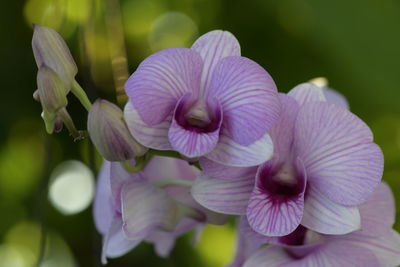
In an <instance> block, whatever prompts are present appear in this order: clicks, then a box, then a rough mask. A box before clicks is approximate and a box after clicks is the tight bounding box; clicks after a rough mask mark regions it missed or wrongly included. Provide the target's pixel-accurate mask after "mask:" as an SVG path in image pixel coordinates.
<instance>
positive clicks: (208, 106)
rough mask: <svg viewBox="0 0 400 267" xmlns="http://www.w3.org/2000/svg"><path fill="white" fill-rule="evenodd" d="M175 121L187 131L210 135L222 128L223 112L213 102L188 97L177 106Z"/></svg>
mask: <svg viewBox="0 0 400 267" xmlns="http://www.w3.org/2000/svg"><path fill="white" fill-rule="evenodd" d="M175 120H176V121H177V123H178V124H179V125H180V126H182V127H183V128H185V129H186V130H189V131H194V132H197V133H209V132H213V131H215V130H216V129H218V127H219V126H220V122H221V120H222V111H221V109H220V107H219V105H218V104H217V103H214V102H213V101H207V100H202V99H196V100H195V99H191V98H190V97H186V98H184V99H182V101H181V102H180V103H179V104H178V106H177V109H176V111H175Z"/></svg>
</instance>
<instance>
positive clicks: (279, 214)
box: [246, 160, 307, 236]
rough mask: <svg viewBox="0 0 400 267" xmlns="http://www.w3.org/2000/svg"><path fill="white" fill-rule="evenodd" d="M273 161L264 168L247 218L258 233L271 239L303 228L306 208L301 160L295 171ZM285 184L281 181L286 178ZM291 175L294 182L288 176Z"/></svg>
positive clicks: (248, 209) (253, 193)
mask: <svg viewBox="0 0 400 267" xmlns="http://www.w3.org/2000/svg"><path fill="white" fill-rule="evenodd" d="M285 166H286V165H283V166H282V163H279V162H275V161H274V160H270V161H268V162H266V163H265V164H263V165H261V166H260V167H259V169H258V172H257V176H256V183H255V187H254V190H253V192H252V194H251V197H250V201H249V205H248V207H247V212H246V215H247V219H248V222H249V224H250V226H251V227H252V228H253V229H254V230H255V231H256V232H258V233H260V234H262V235H267V236H284V235H287V234H290V233H291V232H293V231H294V230H295V229H296V228H297V226H299V224H300V221H301V218H302V215H303V209H304V192H305V188H306V181H307V177H306V173H305V171H304V167H303V166H302V163H301V162H300V161H298V162H297V163H296V166H295V167H294V170H293V169H290V170H289V169H287V170H285V169H284V168H285ZM279 173H283V174H282V175H283V176H284V178H285V181H282V180H281V181H279V180H278V179H281V177H282V176H279ZM287 173H289V175H290V176H291V177H290V179H288V178H287V177H288V176H289V175H288V174H287ZM289 180H290V181H289Z"/></svg>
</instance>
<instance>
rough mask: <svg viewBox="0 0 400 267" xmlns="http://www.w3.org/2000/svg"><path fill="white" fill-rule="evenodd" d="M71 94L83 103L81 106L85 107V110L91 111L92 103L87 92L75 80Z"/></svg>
mask: <svg viewBox="0 0 400 267" xmlns="http://www.w3.org/2000/svg"><path fill="white" fill-rule="evenodd" d="M71 92H72V93H73V94H74V95H75V96H76V97H77V98H78V99H79V102H81V104H82V105H83V106H84V107H85V109H86V110H87V111H89V109H90V107H91V106H92V103H91V102H90V100H89V98H88V97H87V95H86V93H85V90H83V88H82V87H81V86H80V85H79V83H78V82H77V81H75V80H74V82H73V83H72V88H71Z"/></svg>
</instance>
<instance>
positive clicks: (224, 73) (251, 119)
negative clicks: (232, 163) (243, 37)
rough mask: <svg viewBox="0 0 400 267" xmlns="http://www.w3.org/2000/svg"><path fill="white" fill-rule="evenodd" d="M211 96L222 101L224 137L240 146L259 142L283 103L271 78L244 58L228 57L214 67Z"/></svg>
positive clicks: (255, 64) (274, 120)
mask: <svg viewBox="0 0 400 267" xmlns="http://www.w3.org/2000/svg"><path fill="white" fill-rule="evenodd" d="M207 92H208V94H209V95H210V96H214V97H216V98H217V99H219V101H220V103H221V106H222V109H223V113H224V122H223V127H224V131H223V134H224V135H227V136H228V137H230V138H232V139H233V140H234V141H235V142H237V143H238V144H240V145H243V146H248V145H250V144H252V143H254V142H255V141H257V140H258V139H260V138H261V137H262V136H263V135H264V134H265V133H266V132H267V131H268V130H269V129H270V128H271V127H272V125H273V124H274V123H275V122H276V121H277V120H278V118H279V113H280V102H279V99H278V94H277V90H276V86H275V83H274V81H273V80H272V78H271V76H270V75H269V74H268V73H267V72H266V71H265V70H264V69H263V68H262V67H261V66H260V65H258V64H257V63H255V62H254V61H252V60H250V59H248V58H245V57H226V58H224V59H222V60H221V61H220V62H219V63H218V65H217V66H216V67H215V70H214V73H213V76H212V80H211V83H210V86H209V87H208V88H207Z"/></svg>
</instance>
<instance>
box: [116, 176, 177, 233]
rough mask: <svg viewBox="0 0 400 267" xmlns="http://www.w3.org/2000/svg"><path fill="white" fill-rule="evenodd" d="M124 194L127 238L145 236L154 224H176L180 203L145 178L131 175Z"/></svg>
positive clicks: (168, 226) (122, 195)
mask: <svg viewBox="0 0 400 267" xmlns="http://www.w3.org/2000/svg"><path fill="white" fill-rule="evenodd" d="M121 198H122V218H123V221H124V224H123V229H124V232H125V234H126V235H127V236H128V238H131V239H143V238H145V237H146V236H147V235H148V234H149V233H150V232H151V231H152V230H153V229H154V228H160V229H167V230H173V229H174V228H175V226H176V223H177V220H178V218H177V214H178V206H177V204H176V203H175V202H174V201H173V200H172V199H171V198H170V197H168V196H167V194H166V193H165V192H164V191H163V190H162V189H160V188H158V187H156V186H153V185H151V184H149V183H148V182H147V181H146V180H145V179H143V178H141V177H138V178H137V179H129V180H128V181H127V182H126V183H125V184H124V186H123V187H122V192H121Z"/></svg>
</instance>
